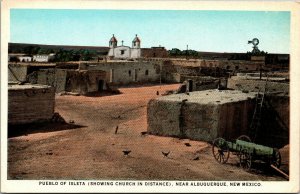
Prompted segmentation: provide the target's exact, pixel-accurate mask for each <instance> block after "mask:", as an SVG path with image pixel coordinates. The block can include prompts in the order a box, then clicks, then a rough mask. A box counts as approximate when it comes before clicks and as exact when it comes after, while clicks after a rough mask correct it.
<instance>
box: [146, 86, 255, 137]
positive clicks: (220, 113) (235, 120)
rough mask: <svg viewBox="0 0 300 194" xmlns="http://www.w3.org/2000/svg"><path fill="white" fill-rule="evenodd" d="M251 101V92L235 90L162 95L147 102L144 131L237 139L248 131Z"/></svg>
mask: <svg viewBox="0 0 300 194" xmlns="http://www.w3.org/2000/svg"><path fill="white" fill-rule="evenodd" d="M254 102H255V93H254V92H249V93H243V92H241V91H235V90H205V91H197V92H190V93H188V94H185V93H183V94H173V95H169V96H162V97H159V98H157V99H152V100H150V101H149V103H148V106H147V121H148V129H147V131H148V132H149V133H150V134H154V135H161V136H174V137H180V138H189V139H193V140H200V141H208V142H209V141H213V140H214V139H215V138H217V137H224V138H226V139H232V138H237V137H238V136H240V135H243V134H248V126H249V125H250V123H251V119H252V115H253V111H254Z"/></svg>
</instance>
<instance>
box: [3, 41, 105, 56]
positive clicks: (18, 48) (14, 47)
mask: <svg viewBox="0 0 300 194" xmlns="http://www.w3.org/2000/svg"><path fill="white" fill-rule="evenodd" d="M30 46H31V47H40V48H43V49H53V50H59V49H64V50H80V49H85V50H90V51H96V52H97V54H103V55H106V54H107V53H108V50H109V47H104V46H71V45H45V44H27V43H8V52H9V53H22V52H23V50H24V48H26V47H30Z"/></svg>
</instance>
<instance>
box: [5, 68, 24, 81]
mask: <svg viewBox="0 0 300 194" xmlns="http://www.w3.org/2000/svg"><path fill="white" fill-rule="evenodd" d="M26 76H27V66H25V65H21V64H9V66H8V81H11V82H19V81H26Z"/></svg>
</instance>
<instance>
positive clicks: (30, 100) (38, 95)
mask: <svg viewBox="0 0 300 194" xmlns="http://www.w3.org/2000/svg"><path fill="white" fill-rule="evenodd" d="M54 97H55V92H54V88H53V87H50V86H44V85H32V84H25V85H9V86H8V123H9V124H24V123H32V122H39V121H45V120H49V119H51V118H52V116H53V113H54V105H55V98H54Z"/></svg>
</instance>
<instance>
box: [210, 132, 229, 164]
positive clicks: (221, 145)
mask: <svg viewBox="0 0 300 194" xmlns="http://www.w3.org/2000/svg"><path fill="white" fill-rule="evenodd" d="M212 152H213V155H214V158H215V159H216V160H217V161H218V162H219V163H221V164H225V163H226V162H227V161H228V158H229V154H230V151H229V148H228V145H227V142H226V141H225V139H223V138H217V139H215V140H214V142H213V147H212Z"/></svg>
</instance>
